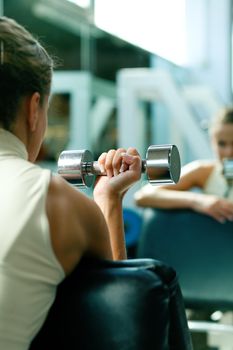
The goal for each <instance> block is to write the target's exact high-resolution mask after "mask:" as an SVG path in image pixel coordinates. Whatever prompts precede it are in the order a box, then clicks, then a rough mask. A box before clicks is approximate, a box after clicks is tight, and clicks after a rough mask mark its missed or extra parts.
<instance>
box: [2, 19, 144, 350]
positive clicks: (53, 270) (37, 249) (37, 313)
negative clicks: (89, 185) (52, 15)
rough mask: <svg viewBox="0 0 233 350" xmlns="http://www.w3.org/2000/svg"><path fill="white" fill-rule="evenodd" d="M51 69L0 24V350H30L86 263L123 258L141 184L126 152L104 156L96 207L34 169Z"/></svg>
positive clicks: (20, 32)
mask: <svg viewBox="0 0 233 350" xmlns="http://www.w3.org/2000/svg"><path fill="white" fill-rule="evenodd" d="M52 69H53V61H52V59H51V57H50V56H49V55H48V53H47V52H46V51H45V49H44V48H43V47H42V46H41V45H40V44H39V42H38V41H37V40H36V39H35V38H34V37H33V36H32V35H31V34H30V33H29V32H28V31H27V30H26V29H25V28H23V27H22V26H21V25H19V24H18V23H16V22H15V21H14V20H12V19H9V18H6V17H0V183H1V186H0V198H1V204H0V241H1V245H0V349H4V350H26V349H28V347H29V345H30V342H31V340H32V339H33V338H34V336H35V334H36V333H37V332H38V330H39V329H40V327H41V325H42V324H43V322H44V320H45V318H46V315H47V313H48V310H49V308H50V306H51V304H52V302H53V300H54V297H55V293H56V287H57V285H58V284H59V283H60V282H61V281H62V280H63V279H64V277H65V276H66V275H67V274H69V273H70V272H71V271H72V270H73V269H74V268H75V266H76V265H77V264H78V262H79V260H80V259H81V257H82V256H83V255H87V254H89V255H93V256H96V257H100V258H105V259H124V258H126V252H125V245H124V232H123V220H122V199H123V196H124V194H125V192H126V191H127V190H128V188H129V187H130V186H131V185H132V184H133V183H135V182H136V181H137V180H138V179H139V178H140V169H141V160H140V157H139V155H138V152H137V151H136V150H135V149H133V148H129V149H128V150H125V149H122V148H120V149H117V150H110V151H109V152H107V153H103V154H102V155H101V156H100V158H99V163H100V165H101V167H102V168H103V170H105V171H106V172H107V176H101V177H99V178H98V181H97V182H96V185H95V189H94V200H92V199H90V198H88V197H87V196H85V195H84V194H82V193H81V192H79V191H77V190H76V189H74V188H73V187H72V186H71V185H69V184H68V183H67V182H66V181H65V180H63V179H62V178H61V177H59V176H54V175H52V174H51V173H50V171H49V170H46V169H41V168H40V167H39V166H37V165H35V164H33V163H34V161H35V159H36V158H37V155H38V152H39V149H40V147H41V144H42V141H43V138H44V134H45V130H46V126H47V110H48V104H49V95H50V86H51V79H52Z"/></svg>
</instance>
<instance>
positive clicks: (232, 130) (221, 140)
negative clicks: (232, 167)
mask: <svg viewBox="0 0 233 350" xmlns="http://www.w3.org/2000/svg"><path fill="white" fill-rule="evenodd" d="M212 142H213V149H214V151H215V154H216V156H217V158H218V159H220V160H223V159H224V158H232V159H233V123H227V124H219V125H216V127H215V129H214V131H213V134H212Z"/></svg>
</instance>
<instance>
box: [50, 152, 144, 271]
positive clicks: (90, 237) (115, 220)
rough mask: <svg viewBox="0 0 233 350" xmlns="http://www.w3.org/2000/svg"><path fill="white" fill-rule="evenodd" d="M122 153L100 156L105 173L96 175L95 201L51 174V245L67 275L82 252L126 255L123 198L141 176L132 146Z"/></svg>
mask: <svg viewBox="0 0 233 350" xmlns="http://www.w3.org/2000/svg"><path fill="white" fill-rule="evenodd" d="M122 152H124V153H125V150H123V149H120V150H117V151H110V152H108V153H107V154H104V155H102V157H101V159H100V162H101V164H102V167H103V170H104V171H105V170H107V173H108V176H100V177H99V178H98V180H97V183H96V186H95V190H94V199H95V201H93V200H92V199H91V198H89V197H87V196H86V195H84V194H83V193H82V192H81V191H78V190H77V189H75V188H74V187H73V186H71V185H70V184H68V183H67V182H66V181H65V180H64V179H62V178H61V177H60V176H55V177H52V180H51V183H50V186H49V191H48V197H47V207H46V209H47V215H48V220H49V225H50V234H51V241H52V246H53V249H54V252H55V254H56V256H57V258H58V260H59V261H60V263H61V265H62V266H63V268H64V270H65V272H66V273H67V274H68V273H70V272H71V271H72V270H73V269H74V267H75V266H76V265H77V263H78V262H79V260H80V259H81V257H82V256H83V255H93V256H96V257H99V258H104V259H124V258H126V253H125V244H124V228H123V219H122V199H123V196H124V193H125V192H126V191H127V189H128V188H129V187H131V186H132V185H133V184H134V183H135V182H136V181H137V180H138V179H139V178H140V173H141V160H140V157H139V155H138V153H137V151H136V150H134V149H129V150H128V151H127V153H128V155H122ZM122 162H123V164H124V165H123V170H124V172H121V170H122Z"/></svg>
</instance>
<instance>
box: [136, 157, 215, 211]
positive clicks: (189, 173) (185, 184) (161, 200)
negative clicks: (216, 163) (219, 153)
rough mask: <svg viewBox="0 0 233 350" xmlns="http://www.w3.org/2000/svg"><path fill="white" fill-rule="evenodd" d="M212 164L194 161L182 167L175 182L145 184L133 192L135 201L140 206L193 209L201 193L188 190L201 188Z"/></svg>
mask: <svg viewBox="0 0 233 350" xmlns="http://www.w3.org/2000/svg"><path fill="white" fill-rule="evenodd" d="M212 167H213V165H212V164H210V163H208V164H205V163H203V162H199V161H194V162H191V163H189V164H187V165H185V166H184V167H183V168H182V171H181V177H180V180H179V182H178V183H177V184H173V185H166V186H152V185H149V184H148V185H146V186H144V187H143V188H142V189H140V190H139V191H137V192H136V193H135V197H134V198H135V202H136V204H137V205H138V206H142V207H155V208H165V209H173V208H174V209H175V208H190V209H194V207H195V205H196V202H198V201H199V200H201V198H202V197H201V194H199V193H194V192H190V189H191V188H194V187H199V188H203V186H204V184H205V182H206V180H207V178H208V176H209V174H210V172H211V170H212Z"/></svg>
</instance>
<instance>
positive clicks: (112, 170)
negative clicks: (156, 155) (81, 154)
mask: <svg viewBox="0 0 233 350" xmlns="http://www.w3.org/2000/svg"><path fill="white" fill-rule="evenodd" d="M140 162H141V159H140V156H139V153H138V151H137V150H136V149H135V148H133V147H130V148H128V149H127V150H126V149H125V148H118V149H117V150H114V149H111V150H109V151H108V152H104V153H102V154H101V156H100V157H99V159H98V163H99V165H100V169H101V172H103V173H105V172H106V174H107V176H108V177H112V176H117V175H118V174H120V173H123V172H125V171H126V170H128V169H130V167H131V166H132V167H136V166H139V165H138V164H139V163H140Z"/></svg>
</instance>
